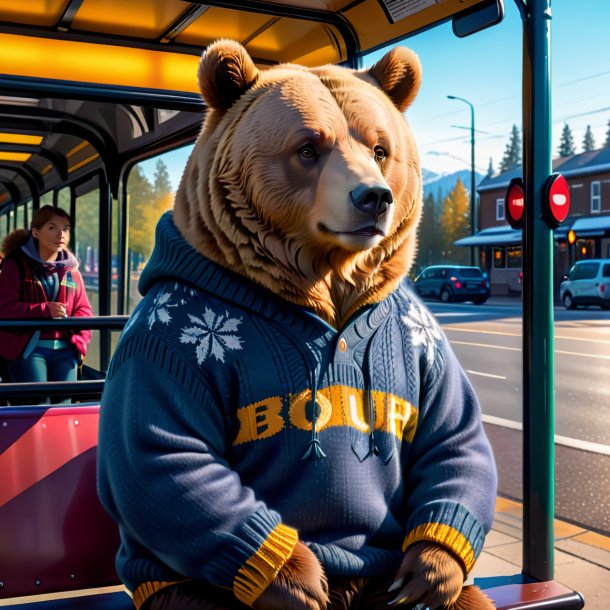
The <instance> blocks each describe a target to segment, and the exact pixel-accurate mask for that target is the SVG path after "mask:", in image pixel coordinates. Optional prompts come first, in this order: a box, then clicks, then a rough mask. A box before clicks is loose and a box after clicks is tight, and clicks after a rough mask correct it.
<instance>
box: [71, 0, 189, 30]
mask: <svg viewBox="0 0 610 610" xmlns="http://www.w3.org/2000/svg"><path fill="white" fill-rule="evenodd" d="M186 8H188V5H187V4H186V3H184V2H182V0H163V1H162V2H151V1H150V0H129V2H125V0H104V2H103V3H101V2H95V1H91V0H85V2H84V3H83V5H82V6H81V7H80V9H79V10H78V12H77V13H76V16H75V17H74V21H73V22H72V27H73V28H74V29H76V30H92V31H94V32H103V33H106V34H114V35H117V36H121V35H122V36H134V37H146V38H159V37H160V36H161V35H162V34H164V33H165V32H166V31H167V30H168V29H169V27H170V26H171V25H172V24H173V23H174V21H176V19H178V17H179V16H180V15H181V14H182V13H183V12H184V11H185V9H186Z"/></svg>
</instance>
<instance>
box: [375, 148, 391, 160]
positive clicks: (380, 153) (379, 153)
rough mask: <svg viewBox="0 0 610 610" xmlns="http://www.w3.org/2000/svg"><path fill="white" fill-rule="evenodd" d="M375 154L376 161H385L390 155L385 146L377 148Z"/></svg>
mask: <svg viewBox="0 0 610 610" xmlns="http://www.w3.org/2000/svg"><path fill="white" fill-rule="evenodd" d="M373 152H374V153H375V161H383V160H384V159H385V158H386V157H387V156H388V153H387V151H386V149H385V148H384V147H383V146H375V148H374V149H373Z"/></svg>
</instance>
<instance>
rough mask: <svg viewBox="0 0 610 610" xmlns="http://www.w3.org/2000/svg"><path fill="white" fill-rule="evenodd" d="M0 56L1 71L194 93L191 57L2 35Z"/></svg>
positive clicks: (195, 63) (194, 71) (193, 59)
mask: <svg viewBox="0 0 610 610" xmlns="http://www.w3.org/2000/svg"><path fill="white" fill-rule="evenodd" d="M124 4H125V3H124ZM0 56H1V57H2V72H3V73H5V74H13V75H17V76H26V77H27V76H29V77H32V78H55V79H59V80H68V81H83V82H87V83H105V84H110V85H117V86H119V85H127V86H129V87H144V88H151V89H170V90H173V91H191V92H197V91H198V88H197V66H198V64H199V57H197V56H196V55H187V54H184V53H171V52H160V51H150V50H148V49H136V48H128V47H120V46H111V45H99V44H93V43H88V42H75V41H71V40H52V39H50V38H32V37H29V36H18V35H16V34H2V35H1V36H0Z"/></svg>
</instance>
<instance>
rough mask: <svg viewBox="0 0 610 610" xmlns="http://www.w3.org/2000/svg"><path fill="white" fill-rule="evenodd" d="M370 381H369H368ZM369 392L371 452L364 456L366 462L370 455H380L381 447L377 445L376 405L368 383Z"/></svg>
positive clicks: (367, 391)
mask: <svg viewBox="0 0 610 610" xmlns="http://www.w3.org/2000/svg"><path fill="white" fill-rule="evenodd" d="M367 377H368V375H367ZM367 381H368V379H367ZM366 385H367V390H366V393H367V394H368V397H369V401H368V402H369V428H370V431H369V451H368V453H367V454H366V455H365V456H364V459H365V460H366V458H367V457H369V455H371V454H372V455H379V447H377V445H376V444H375V405H374V403H373V391H372V390H371V389H370V384H369V383H367V384H366Z"/></svg>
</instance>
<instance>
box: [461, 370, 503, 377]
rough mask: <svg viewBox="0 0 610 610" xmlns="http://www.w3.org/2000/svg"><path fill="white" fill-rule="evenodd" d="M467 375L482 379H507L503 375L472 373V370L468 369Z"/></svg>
mask: <svg viewBox="0 0 610 610" xmlns="http://www.w3.org/2000/svg"><path fill="white" fill-rule="evenodd" d="M466 372H467V373H470V374H471V375H480V376H481V377H491V378H492V379H506V377H504V376H503V375H492V374H491V373H480V372H479V371H471V370H470V369H466Z"/></svg>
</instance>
